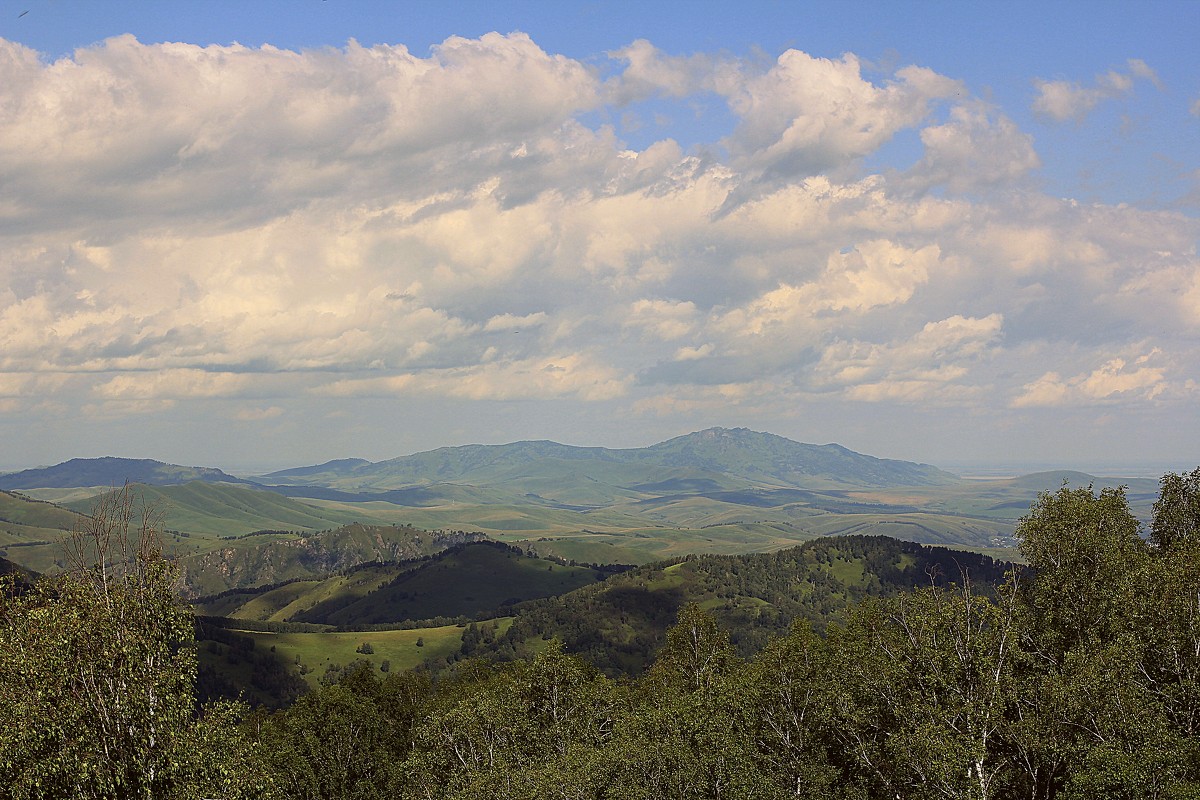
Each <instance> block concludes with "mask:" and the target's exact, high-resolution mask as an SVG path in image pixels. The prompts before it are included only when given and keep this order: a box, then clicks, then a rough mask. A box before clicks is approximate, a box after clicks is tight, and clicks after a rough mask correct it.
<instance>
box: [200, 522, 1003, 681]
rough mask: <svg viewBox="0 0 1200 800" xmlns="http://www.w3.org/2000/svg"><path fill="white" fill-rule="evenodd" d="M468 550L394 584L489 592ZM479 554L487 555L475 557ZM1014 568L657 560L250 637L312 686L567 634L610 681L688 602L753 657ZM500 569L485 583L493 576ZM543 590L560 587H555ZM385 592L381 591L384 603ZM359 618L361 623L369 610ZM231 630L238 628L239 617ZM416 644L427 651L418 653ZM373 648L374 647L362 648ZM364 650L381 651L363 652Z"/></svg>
mask: <svg viewBox="0 0 1200 800" xmlns="http://www.w3.org/2000/svg"><path fill="white" fill-rule="evenodd" d="M487 551H491V552H487ZM464 552H465V553H467V554H469V556H470V558H458V557H455V558H449V557H447V558H444V559H441V560H439V561H438V562H430V565H432V566H431V568H429V569H428V571H427V572H426V573H425V574H424V575H422V574H421V571H420V570H412V571H410V572H408V573H405V574H404V575H401V576H400V577H399V579H398V580H397V581H396V582H397V583H399V584H405V585H407V587H408V590H409V592H410V594H411V593H412V590H414V589H415V588H416V587H428V588H429V589H430V590H431V591H433V592H435V593H437V594H438V595H439V596H440V598H441V599H439V600H438V603H439V605H438V607H439V608H442V609H445V608H447V606H445V605H443V604H444V603H446V602H447V598H450V597H453V596H457V597H459V598H464V597H466V596H468V595H476V593H478V592H480V589H479V581H478V579H477V578H476V577H473V576H478V575H479V574H480V572H481V568H480V564H488V563H491V564H492V565H493V568H496V567H499V566H500V562H499V561H498V560H497V559H495V558H494V557H495V556H496V555H501V556H502V555H503V554H504V552H503V551H501V550H498V549H496V548H494V547H486V546H473V547H470V548H463V549H462V550H461V551H459V552H458V553H456V554H455V555H456V556H461V555H462V553H464ZM475 556H482V557H483V558H481V559H476V560H472V559H474V557H475ZM489 556H490V557H492V558H491V560H490V562H489V561H488V560H487V557H489ZM505 560H506V561H513V560H512V559H505ZM516 563H521V562H519V561H517V562H516ZM439 566H442V567H445V569H444V570H442V569H438V567H439ZM508 566H510V567H511V564H509V565H508ZM1006 568H1007V567H1006V565H1004V564H1002V563H1000V562H996V561H994V560H992V559H990V558H988V557H986V556H982V555H979V554H975V553H967V552H961V551H955V550H949V549H945V548H939V547H927V546H924V545H919V544H915V543H909V542H901V541H898V540H895V539H890V538H887V537H864V536H850V537H838V538H826V539H819V540H814V541H812V542H809V543H807V544H804V545H801V546H799V547H792V548H788V549H786V550H781V551H778V552H775V553H759V554H750V555H738V556H689V557H685V558H680V559H674V560H671V561H665V562H657V563H655V564H650V565H646V566H643V567H639V568H638V569H636V570H632V571H629V572H625V573H622V574H618V575H614V576H612V577H610V578H608V579H607V580H605V581H604V582H602V583H596V582H594V578H593V581H592V582H591V583H590V584H589V585H586V586H584V587H582V588H579V589H576V590H574V591H572V592H569V593H567V594H563V595H559V596H555V597H548V598H543V599H540V600H532V601H529V602H526V603H522V604H520V605H518V606H516V607H515V608H514V609H513V611H514V616H512V617H507V616H506V617H505V618H503V619H497V620H494V621H485V622H480V623H478V624H477V625H476V624H472V625H469V626H467V627H466V628H463V627H458V626H448V627H439V628H417V629H412V630H396V631H367V632H360V633H329V632H326V633H255V634H245V635H247V636H252V638H253V640H254V642H255V646H254V649H255V651H256V652H258V653H259V654H260V655H261V654H262V653H263V652H264V651H266V652H269V653H272V657H273V658H276V659H277V660H279V661H280V662H281V663H282V664H283V665H284V667H285V668H286V669H287V670H290V671H292V672H298V671H300V669H301V665H303V668H304V672H305V674H304V678H305V679H306V680H308V681H310V682H312V681H315V680H317V679H318V678H319V677H320V676H321V675H322V674H324V671H325V670H326V669H328V668H329V667H331V666H333V665H344V664H347V663H349V662H351V661H353V660H355V659H358V658H363V657H365V658H368V659H370V660H371V661H372V662H373V663H376V664H377V665H379V666H382V662H383V660H384V659H387V660H389V661H390V664H389V666H390V668H392V669H397V668H408V667H411V666H416V665H418V664H420V663H422V662H426V663H427V664H428V665H430V666H432V667H434V668H435V669H436V668H438V667H439V666H446V665H447V664H449V663H452V662H454V661H456V660H458V659H461V658H464V657H471V656H477V657H483V658H494V659H508V658H514V657H519V656H522V655H531V654H534V653H536V652H538V651H539V650H540V649H541V648H542V647H544V646H545V642H546V640H547V639H548V638H557V639H559V640H560V641H562V642H563V643H564V646H565V647H566V649H568V650H569V651H571V652H575V653H579V654H581V655H582V656H583V657H585V658H586V659H588V660H589V661H591V662H592V663H594V664H596V665H597V666H599V667H601V668H602V669H604V670H605V671H607V672H609V673H611V674H619V673H626V674H636V673H638V672H640V671H641V670H642V669H643V668H644V667H645V665H646V664H648V663H650V661H651V660H652V659H653V656H654V654H655V653H656V652H657V650H658V648H659V647H661V645H662V643H663V641H664V637H665V632H666V630H667V629H668V628H669V627H670V626H671V625H672V624H674V622H675V617H676V614H677V612H678V610H679V608H681V607H682V606H683V605H684V604H685V603H688V602H696V603H699V604H700V605H701V606H702V607H703V608H705V609H706V610H708V611H710V612H711V613H712V614H713V615H714V616H715V617H716V618H717V620H718V622H719V623H720V624H721V625H722V626H723V627H724V628H726V629H727V630H728V631H729V632H730V633H731V636H732V640H733V642H734V644H735V645H736V646H737V647H738V649H739V650H740V651H741V652H742V653H743V654H744V655H749V654H751V653H753V652H756V651H757V650H758V649H759V648H761V647H762V646H763V645H764V644H765V643H766V641H767V640H768V638H769V637H772V636H775V635H778V634H780V633H783V632H785V631H787V630H788V629H789V628H790V627H791V625H792V624H793V623H794V622H796V621H802V620H807V621H809V622H811V623H813V624H815V625H816V626H817V627H819V628H820V627H824V626H825V625H828V624H830V623H833V622H839V621H841V620H843V619H844V617H845V613H846V611H847V609H849V608H850V607H851V606H852V605H853V604H855V603H858V602H860V601H861V600H862V599H863V598H865V597H869V596H885V595H891V594H895V593H898V592H903V591H908V590H910V589H912V588H913V587H916V586H925V585H929V584H930V583H931V582H933V583H937V584H939V585H946V584H947V583H950V582H959V581H962V580H963V579H964V576H966V577H967V578H968V579H969V580H970V581H971V582H972V583H973V585H975V586H976V587H985V588H986V587H988V586H991V585H994V584H995V583H996V582H998V581H999V580H1001V579H1002V577H1003V575H1004V572H1005V570H1006ZM484 570H485V571H486V567H485V568H484ZM365 572H368V573H370V572H372V571H371V570H366V571H365ZM585 572H590V571H585ZM546 573H547V574H546V576H545V577H547V578H554V577H555V575H556V571H555V570H546ZM373 574H376V575H378V574H379V573H373ZM497 574H498V573H490V574H485V575H484V577H485V578H488V577H491V578H494V577H496V575H497ZM567 574H569V573H558V575H559V576H565V575H567ZM528 577H530V578H532V577H533V576H532V575H530V576H528ZM368 582H369V581H368ZM543 585H545V586H546V588H556V587H554V586H553V584H552V583H551V584H549V585H546V584H543ZM380 586H381V588H382V587H383V586H386V585H385V584H381V585H380ZM495 588H496V589H498V587H495ZM380 590H381V589H380V588H377V589H375V590H374V591H375V592H379V591H380ZM371 596H372V592H364V593H362V594H361V597H362V600H361V602H363V603H364V604H368V605H369V600H370V598H371ZM385 597H386V595H378V596H377V597H376V599H379V600H383V599H385ZM406 599H408V600H410V601H411V599H412V598H411V597H410V598H406ZM207 608H210V609H211V608H213V607H212V606H207ZM349 608H350V606H346V607H345V609H347V610H348V609H349ZM429 610H430V609H429V608H422V609H420V610H419V612H418V613H419V614H420V615H426V614H428V612H429ZM355 613H356V616H358V617H359V618H361V616H362V609H357V610H356V612H355ZM326 618H327V619H328V618H330V617H328V616H327V617H326ZM230 624H233V625H234V626H236V625H237V622H236V621H231V623H230ZM247 624H248V625H249V623H247ZM418 640H421V642H422V645H423V646H422V647H418V646H417V641H418ZM364 644H369V645H370V647H369V648H363V645H364ZM204 646H205V647H209V645H207V644H206V645H204ZM272 647H273V648H274V651H271V650H270V648H272ZM364 649H369V650H372V651H373V652H370V653H364V652H361V650H364ZM297 658H298V659H299V663H297ZM239 659H240V660H239ZM234 661H235V662H236V663H235V664H233V665H230V666H232V667H239V665H241V666H240V668H242V669H244V670H251V669H252V667H251V666H250V665H249V662H250V659H249V657H248V656H246V655H245V654H243V655H242V656H236V654H235V658H234ZM218 666H219V665H218ZM256 669H257V670H258V673H259V678H258V679H259V682H260V683H265V682H266V681H265V679H264V678H263V676H262V671H263V670H262V665H261V664H259V666H258V667H257V668H256ZM247 679H248V678H247Z"/></svg>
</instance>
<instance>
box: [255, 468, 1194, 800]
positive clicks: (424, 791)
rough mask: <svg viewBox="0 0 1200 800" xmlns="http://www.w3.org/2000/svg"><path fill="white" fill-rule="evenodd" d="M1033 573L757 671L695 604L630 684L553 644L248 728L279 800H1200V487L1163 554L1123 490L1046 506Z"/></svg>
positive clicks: (898, 610) (805, 635)
mask: <svg viewBox="0 0 1200 800" xmlns="http://www.w3.org/2000/svg"><path fill="white" fill-rule="evenodd" d="M1019 533H1020V536H1021V541H1022V545H1021V546H1022V551H1023V554H1024V555H1025V557H1026V558H1027V559H1028V561H1029V565H1030V566H1029V569H1026V570H1022V571H1020V572H1013V573H1012V574H1010V576H1009V578H1008V579H1007V580H1006V581H1004V582H1003V583H1002V584H1001V585H1000V586H999V588H998V589H997V590H996V591H994V592H993V593H991V594H990V596H989V595H986V594H980V593H976V592H974V591H972V589H973V587H972V586H970V585H962V584H960V585H946V586H932V587H929V588H923V589H918V590H916V591H914V592H911V593H906V594H901V595H896V596H893V597H889V598H867V599H865V600H863V601H862V602H861V603H859V604H858V605H857V606H855V607H854V608H853V609H852V610H851V611H850V612H849V613H848V615H847V617H846V619H845V622H844V624H839V625H831V626H829V628H828V629H827V630H826V631H825V633H824V635H821V634H818V633H817V632H816V631H814V630H813V628H812V627H811V625H809V624H807V623H806V622H803V621H801V622H799V623H797V624H796V625H795V626H794V628H793V629H792V631H791V632H789V633H788V634H787V635H785V636H783V637H780V638H777V639H774V640H772V641H771V642H770V643H769V644H768V645H767V646H766V647H765V648H764V649H763V650H762V651H761V652H759V653H758V654H757V655H756V656H755V657H754V658H753V659H750V660H744V659H742V658H740V657H739V656H738V654H737V650H736V648H735V647H734V646H733V644H732V643H731V641H730V638H729V636H728V635H727V634H725V633H724V632H722V630H721V628H720V627H718V626H717V625H716V624H715V622H714V620H713V618H712V616H711V615H709V614H707V613H705V612H704V611H703V610H701V608H700V607H699V606H697V605H694V604H689V605H685V606H684V607H683V608H682V609H681V611H680V613H679V615H678V622H677V623H676V624H675V626H674V627H672V628H671V629H670V630H669V632H668V634H667V636H666V644H665V646H664V647H663V648H662V649H661V650H660V651H659V653H658V656H657V658H656V659H655V661H654V663H653V664H652V665H651V666H650V667H649V669H647V670H646V671H645V673H644V674H643V675H641V676H640V677H639V678H638V679H636V680H614V679H611V678H609V677H607V676H605V675H604V674H603V673H602V672H601V671H599V670H597V669H596V668H595V667H593V666H591V665H589V664H587V663H586V662H584V661H583V660H582V659H580V658H578V657H576V656H572V655H569V654H566V653H564V652H563V650H562V647H561V644H560V643H559V642H557V641H553V640H551V641H545V642H544V643H543V649H542V651H541V652H540V653H539V654H538V655H537V656H535V657H534V658H533V659H532V660H529V661H522V662H516V663H512V664H507V665H496V664H492V663H487V662H482V661H477V660H471V661H465V662H462V663H460V664H459V665H458V666H457V668H456V669H455V670H454V672H453V673H452V674H450V675H447V676H446V677H445V678H444V679H442V680H440V681H438V682H436V683H435V682H431V680H430V678H429V677H428V676H426V675H422V674H407V675H388V676H386V677H382V678H380V677H379V676H377V675H376V674H375V673H374V672H372V671H371V670H370V669H368V668H364V667H360V668H358V669H352V670H349V671H348V672H347V673H345V677H344V678H343V679H342V681H341V682H340V683H338V684H336V685H333V686H329V687H325V688H323V689H322V690H320V691H317V692H314V693H312V694H309V695H307V696H305V697H303V698H301V699H300V700H298V701H297V702H296V704H295V705H293V706H292V707H291V708H289V709H287V710H286V711H282V712H277V713H275V714H273V715H265V714H264V715H262V716H259V717H257V718H255V719H254V720H253V724H252V736H253V737H254V738H255V740H256V741H257V742H258V743H259V744H260V745H261V747H262V752H263V753H264V754H266V759H267V762H268V764H269V768H270V770H271V771H272V772H273V774H275V775H276V776H277V779H278V781H279V782H278V785H277V788H278V790H279V791H280V793H281V794H282V795H283V796H285V797H296V798H300V797H362V798H369V797H400V798H454V799H455V800H467V799H468V798H481V799H482V798H498V797H499V798H528V799H529V800H533V799H534V798H578V799H579V800H583V799H584V798H587V799H588V800H592V799H596V800H599V799H600V798H621V800H628V799H639V798H645V799H646V800H650V798H780V799H782V798H785V797H788V798H796V797H802V798H846V799H849V798H913V799H914V800H916V799H921V800H924V799H925V798H977V799H978V800H984V799H985V798H1016V797H1027V798H1033V800H1050V799H1051V798H1055V799H1058V798H1097V797H1104V798H1184V797H1196V796H1200V607H1198V602H1200V470H1197V471H1196V472H1193V473H1191V474H1190V475H1185V476H1167V478H1164V481H1163V493H1162V496H1161V497H1160V500H1159V502H1158V504H1157V505H1156V506H1155V510H1154V518H1153V523H1152V526H1151V530H1150V532H1149V539H1148V540H1145V539H1143V538H1142V537H1141V536H1140V535H1139V525H1138V522H1137V520H1136V519H1135V518H1134V517H1133V515H1132V514H1131V513H1130V511H1129V507H1128V504H1127V502H1126V499H1125V496H1124V494H1123V492H1121V491H1120V490H1104V491H1102V492H1101V493H1100V494H1099V495H1096V494H1094V493H1093V492H1092V491H1091V490H1090V489H1069V488H1066V487H1064V488H1063V489H1061V490H1060V491H1058V492H1057V493H1054V494H1048V495H1043V496H1042V497H1041V498H1040V499H1039V500H1038V502H1037V503H1036V504H1035V506H1034V508H1033V510H1032V512H1031V514H1030V515H1029V516H1028V517H1027V518H1026V519H1025V520H1024V521H1023V522H1022V524H1021V526H1020V529H1019Z"/></svg>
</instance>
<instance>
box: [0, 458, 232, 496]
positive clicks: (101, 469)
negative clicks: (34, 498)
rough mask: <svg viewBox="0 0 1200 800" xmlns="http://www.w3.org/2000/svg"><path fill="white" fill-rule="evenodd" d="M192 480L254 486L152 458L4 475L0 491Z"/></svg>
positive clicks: (75, 462)
mask: <svg viewBox="0 0 1200 800" xmlns="http://www.w3.org/2000/svg"><path fill="white" fill-rule="evenodd" d="M190 481H206V482H216V483H242V484H253V481H248V480H245V479H244V478H235V477H234V476H232V475H229V474H228V473H225V472H222V471H221V470H219V469H215V468H213V467H181V466H179V465H177V464H164V463H163V462H162V461H154V460H152V459H149V458H115V457H113V456H105V457H103V458H73V459H71V460H70V461H64V462H63V463H61V464H56V465H54V466H53V467H40V468H38V469H27V470H22V471H21V472H11V473H8V474H6V475H0V489H67V488H73V487H77V486H123V485H125V484H126V483H144V484H147V485H151V486H174V485H178V484H182V483H188V482H190Z"/></svg>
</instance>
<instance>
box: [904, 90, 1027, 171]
mask: <svg viewBox="0 0 1200 800" xmlns="http://www.w3.org/2000/svg"><path fill="white" fill-rule="evenodd" d="M921 142H922V143H923V144H924V145H925V154H924V156H923V157H922V158H921V161H920V162H919V163H918V164H917V165H916V166H915V167H914V168H913V169H912V171H911V175H910V176H909V179H910V180H911V181H913V182H914V183H915V184H918V185H919V186H920V188H922V189H927V188H930V187H933V186H945V187H947V188H949V189H951V190H953V191H956V192H966V191H971V190H973V189H987V188H992V187H1005V188H1008V189H1011V188H1012V187H1014V186H1019V185H1020V183H1021V179H1022V178H1023V177H1024V176H1025V174H1026V173H1028V172H1029V171H1030V170H1034V169H1037V168H1038V167H1039V166H1041V159H1039V158H1038V155H1037V152H1036V151H1035V150H1034V149H1033V137H1032V136H1030V135H1029V134H1028V133H1025V132H1023V131H1021V130H1020V129H1019V128H1018V127H1017V126H1016V124H1015V123H1013V121H1012V120H1011V119H1009V118H1008V117H1005V116H1004V115H1002V114H997V113H995V111H993V110H992V109H989V108H987V107H986V106H984V105H982V104H979V103H977V104H974V105H971V106H967V105H958V106H955V107H954V109H953V111H952V112H951V115H950V119H949V120H948V121H947V122H945V123H943V124H941V125H930V126H928V127H925V128H923V129H922V130H921Z"/></svg>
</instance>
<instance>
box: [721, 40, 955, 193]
mask: <svg viewBox="0 0 1200 800" xmlns="http://www.w3.org/2000/svg"><path fill="white" fill-rule="evenodd" d="M961 88H962V84H960V83H959V82H958V81H955V80H951V79H949V78H945V77H943V76H941V75H938V74H936V73H934V72H933V71H931V70H929V69H925V68H922V67H905V68H903V69H901V70H899V71H898V72H897V73H896V80H893V81H890V82H888V83H887V84H886V85H884V86H882V87H879V86H876V85H874V84H873V83H871V82H870V81H867V80H864V79H863V77H862V71H861V66H860V63H859V60H858V58H856V57H855V56H854V55H852V54H846V55H845V56H843V57H842V58H841V59H840V60H838V61H832V60H829V59H824V58H814V57H812V56H810V55H808V54H807V53H803V52H800V51H798V50H788V51H787V52H785V53H783V54H782V55H781V56H779V59H778V60H777V61H776V63H775V65H774V66H773V67H772V68H771V69H770V70H769V71H767V72H766V73H764V74H762V75H758V76H755V77H751V78H749V79H747V80H746V81H745V84H744V85H743V86H742V87H740V88H739V89H738V90H737V91H736V92H734V93H732V94H731V96H730V106H731V108H732V109H733V110H734V112H735V113H736V114H737V115H738V116H739V117H740V119H741V121H740V124H739V125H738V128H737V130H735V131H734V133H733V134H732V135H731V136H730V137H729V139H728V140H727V142H726V144H727V145H728V147H729V149H730V151H731V152H732V153H733V155H734V163H735V164H736V165H738V166H739V167H741V168H742V169H746V170H752V171H761V172H765V173H769V175H771V176H773V177H796V176H805V175H812V174H815V173H819V172H823V171H825V170H828V169H831V168H834V167H838V166H841V165H843V164H846V163H847V162H850V161H853V160H854V159H858V158H861V157H863V156H866V155H868V154H870V153H873V152H874V151H875V150H877V149H878V148H879V147H880V146H881V145H883V144H884V143H885V142H887V141H888V140H889V139H891V138H892V136H894V135H895V134H896V132H897V131H899V130H901V129H903V128H908V127H912V126H915V125H917V124H918V123H919V122H921V121H922V120H923V119H924V118H925V116H926V115H927V114H928V112H929V106H930V103H931V102H932V101H934V100H937V99H940V98H945V97H949V96H951V95H952V94H954V93H955V92H956V91H959V90H960V89H961Z"/></svg>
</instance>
